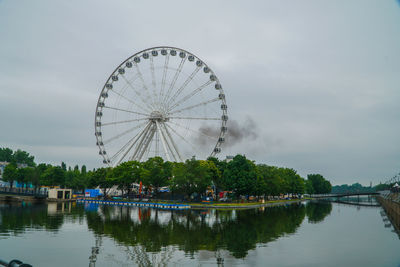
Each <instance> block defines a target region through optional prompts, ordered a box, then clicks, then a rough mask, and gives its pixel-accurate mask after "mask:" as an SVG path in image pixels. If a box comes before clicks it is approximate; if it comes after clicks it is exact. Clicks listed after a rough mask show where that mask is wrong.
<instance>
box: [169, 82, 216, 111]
mask: <svg viewBox="0 0 400 267" xmlns="http://www.w3.org/2000/svg"><path fill="white" fill-rule="evenodd" d="M211 83H213V81H211V80H209V81H207V82H205V83H204V84H203V85H201V86H199V87H197V88H196V89H195V90H193V91H192V92H191V93H190V94H188V95H186V96H185V97H183V98H182V99H180V100H178V101H177V102H176V103H175V104H174V105H173V106H172V107H170V110H171V109H174V108H175V107H177V106H179V105H180V104H182V103H183V102H185V101H187V100H189V99H190V98H192V97H193V96H194V95H196V94H197V93H199V92H200V91H201V90H203V89H204V88H205V87H206V86H208V85H210V84H211Z"/></svg>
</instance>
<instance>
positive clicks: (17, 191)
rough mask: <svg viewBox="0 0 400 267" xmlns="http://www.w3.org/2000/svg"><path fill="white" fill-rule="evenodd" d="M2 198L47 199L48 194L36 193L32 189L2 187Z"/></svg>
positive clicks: (0, 195) (0, 192)
mask: <svg viewBox="0 0 400 267" xmlns="http://www.w3.org/2000/svg"><path fill="white" fill-rule="evenodd" d="M0 197H1V199H5V200H11V199H15V198H32V199H46V198H47V193H43V192H36V191H35V190H32V189H24V188H8V187H0Z"/></svg>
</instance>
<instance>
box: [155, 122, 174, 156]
mask: <svg viewBox="0 0 400 267" xmlns="http://www.w3.org/2000/svg"><path fill="white" fill-rule="evenodd" d="M156 126H157V131H158V135H159V136H160V139H161V143H162V145H163V148H164V152H165V156H166V157H167V160H168V161H171V157H170V156H169V153H168V150H167V145H166V144H165V140H164V136H163V134H162V132H161V128H160V124H159V123H158V121H156Z"/></svg>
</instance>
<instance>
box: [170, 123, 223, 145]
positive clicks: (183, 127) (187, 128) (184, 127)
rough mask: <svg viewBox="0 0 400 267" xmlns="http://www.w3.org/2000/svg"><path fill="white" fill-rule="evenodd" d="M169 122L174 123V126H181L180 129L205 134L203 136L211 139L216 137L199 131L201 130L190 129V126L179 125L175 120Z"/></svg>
mask: <svg viewBox="0 0 400 267" xmlns="http://www.w3.org/2000/svg"><path fill="white" fill-rule="evenodd" d="M169 123H171V124H174V125H176V126H178V127H180V128H182V129H185V130H188V131H191V132H193V133H196V134H201V135H203V136H205V137H207V138H209V139H211V140H215V138H216V137H213V136H210V135H207V134H205V133H203V132H201V131H197V130H194V129H191V128H189V127H186V126H183V125H181V124H179V123H176V122H172V121H170V122H169Z"/></svg>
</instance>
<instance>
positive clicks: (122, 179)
mask: <svg viewBox="0 0 400 267" xmlns="http://www.w3.org/2000/svg"><path fill="white" fill-rule="evenodd" d="M0 161H7V162H10V164H9V165H8V166H7V167H6V169H5V170H4V174H3V177H4V178H3V179H4V180H5V181H9V182H10V185H11V186H12V185H13V183H14V181H18V182H19V183H22V184H25V185H27V184H29V183H31V184H32V185H33V186H34V187H35V188H38V187H39V186H41V185H46V186H61V187H67V188H72V189H75V190H81V191H83V190H84V189H85V188H94V187H97V186H99V187H100V188H101V189H103V192H105V194H106V193H107V190H108V189H109V188H111V187H112V186H114V185H117V186H118V188H119V189H120V190H122V192H123V193H124V192H128V193H129V192H130V191H131V189H132V188H131V187H132V184H133V183H138V182H140V181H142V182H143V184H144V185H145V186H146V187H147V188H148V189H152V190H153V192H154V193H155V194H156V195H157V193H158V190H159V188H160V187H163V186H168V185H169V186H170V189H171V191H173V192H176V193H182V194H185V195H186V196H188V197H189V196H191V195H192V194H193V193H197V194H198V195H202V194H204V193H205V191H206V190H207V188H208V187H210V186H211V185H213V186H215V188H216V192H219V191H221V190H228V191H233V192H234V194H235V196H237V197H239V196H250V195H253V196H277V195H280V194H286V193H294V194H302V193H304V192H307V193H310V194H312V193H316V194H318V193H329V192H330V190H331V184H330V182H329V181H327V180H325V179H324V178H323V177H322V176H321V175H319V174H310V175H308V179H307V180H304V179H303V178H301V177H300V175H298V174H297V172H296V171H295V170H294V169H291V168H280V167H275V166H268V165H265V164H259V165H255V164H254V162H253V161H251V160H248V159H247V158H246V157H245V156H243V155H237V156H235V157H234V158H233V160H231V161H230V162H228V163H227V162H226V161H220V160H218V159H217V158H214V157H210V158H208V159H207V160H196V159H194V158H193V159H191V160H187V161H186V162H184V163H176V162H168V161H167V162H164V160H163V159H162V158H161V157H154V158H149V159H148V160H147V161H146V162H142V163H140V162H137V161H129V162H124V163H121V164H120V165H118V166H116V167H114V168H99V169H97V170H93V171H87V169H86V166H85V165H82V166H81V168H79V166H78V165H76V166H75V167H74V168H73V169H72V168H71V166H69V167H67V165H66V164H65V163H64V162H62V163H61V165H60V166H52V165H49V164H44V163H41V164H39V165H37V166H36V165H35V163H34V157H33V156H31V155H29V153H27V152H25V151H22V150H17V151H13V150H11V149H9V148H0ZM21 164H26V165H27V166H28V167H26V168H24V167H22V166H23V165H22V166H21ZM17 166H18V167H17ZM381 187H382V188H383V186H381Z"/></svg>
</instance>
